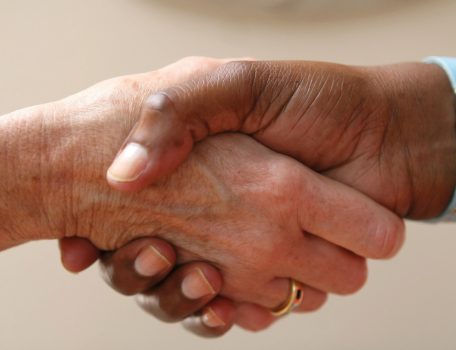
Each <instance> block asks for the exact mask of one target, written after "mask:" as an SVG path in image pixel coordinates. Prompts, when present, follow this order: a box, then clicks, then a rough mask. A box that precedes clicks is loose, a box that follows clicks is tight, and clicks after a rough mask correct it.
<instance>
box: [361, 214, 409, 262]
mask: <svg viewBox="0 0 456 350" xmlns="http://www.w3.org/2000/svg"><path fill="white" fill-rule="evenodd" d="M368 235H369V237H370V239H369V240H368V242H369V243H368V244H369V245H370V246H369V250H372V256H371V258H374V259H387V258H391V257H393V256H394V255H395V254H396V253H397V252H398V251H399V249H400V247H401V246H402V244H403V242H404V238H405V226H404V222H403V220H401V219H399V218H395V219H394V220H389V221H388V222H386V221H383V222H382V223H378V224H376V225H375V226H374V228H373V229H372V230H371V231H370V232H368Z"/></svg>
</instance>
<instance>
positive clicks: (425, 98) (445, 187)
mask: <svg viewBox="0 0 456 350" xmlns="http://www.w3.org/2000/svg"><path fill="white" fill-rule="evenodd" d="M380 70H381V71H382V74H383V76H384V78H383V79H384V80H385V81H386V91H388V93H387V94H388V101H389V111H390V116H391V126H392V127H393V128H395V129H396V130H395V132H394V133H395V135H397V137H396V140H395V142H396V144H397V146H398V147H397V150H398V154H400V155H402V159H403V161H404V163H405V165H406V169H407V172H408V174H407V177H408V180H407V182H408V183H409V185H410V186H409V189H410V194H409V195H410V199H411V200H410V205H409V210H408V212H407V216H409V217H410V218H415V219H427V218H432V217H435V216H438V215H439V214H440V213H442V212H443V211H444V209H445V208H446V206H447V205H448V203H449V201H450V200H451V197H452V194H453V191H454V187H455V185H456V132H455V121H456V109H455V103H456V100H455V95H454V92H453V89H452V88H451V85H450V82H449V80H448V77H447V76H446V74H445V72H444V71H443V70H442V69H441V68H439V67H438V66H436V65H430V64H424V63H406V64H399V65H394V66H388V67H382V68H380Z"/></svg>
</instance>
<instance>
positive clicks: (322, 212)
mask: <svg viewBox="0 0 456 350" xmlns="http://www.w3.org/2000/svg"><path fill="white" fill-rule="evenodd" d="M300 178H301V180H300V181H298V183H299V185H298V186H299V187H298V188H297V189H296V191H299V192H300V193H301V194H302V195H301V202H300V204H298V205H299V207H300V211H299V219H300V220H299V221H300V225H301V229H302V231H304V232H310V233H312V234H315V235H318V236H319V237H321V238H323V239H325V240H328V241H330V242H332V243H334V244H336V245H340V246H342V247H344V248H346V249H348V250H351V251H353V252H355V253H356V254H358V255H361V256H363V257H366V258H373V259H381V258H389V257H391V256H393V255H394V254H396V253H397V252H398V250H399V249H400V247H401V246H402V244H403V242H404V238H405V226H404V222H403V220H402V219H400V218H399V217H398V216H397V215H395V214H394V213H392V212H391V211H389V210H387V209H386V208H384V207H382V206H381V205H379V204H377V203H376V202H374V201H373V200H371V199H370V198H368V197H367V196H365V195H364V194H362V193H360V192H358V191H356V190H354V189H352V188H351V187H348V186H346V185H344V184H341V183H339V182H336V181H334V180H332V179H329V178H326V177H324V176H321V175H319V174H316V173H314V172H312V171H311V170H309V169H307V168H304V167H303V168H302V174H301V177H300Z"/></svg>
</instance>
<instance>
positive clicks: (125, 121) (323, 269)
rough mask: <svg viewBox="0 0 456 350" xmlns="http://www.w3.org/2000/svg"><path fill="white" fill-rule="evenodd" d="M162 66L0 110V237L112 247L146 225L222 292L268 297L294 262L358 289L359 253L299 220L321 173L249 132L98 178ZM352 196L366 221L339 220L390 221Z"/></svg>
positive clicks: (317, 282)
mask: <svg viewBox="0 0 456 350" xmlns="http://www.w3.org/2000/svg"><path fill="white" fill-rule="evenodd" d="M208 65H209V66H211V64H208ZM213 66H216V64H213ZM190 73H191V70H190V71H189V72H188V74H190ZM164 76H166V77H168V80H167V79H165V78H164ZM172 76H173V75H172V70H171V71H170V69H169V68H165V69H164V70H162V71H158V72H154V73H148V74H144V75H139V76H133V77H132V78H131V79H136V80H137V81H139V82H140V86H141V90H140V91H141V92H140V93H138V90H137V87H135V86H134V84H133V85H132V83H131V81H130V80H127V83H126V80H125V78H119V79H113V80H109V81H106V82H103V83H100V84H97V85H96V86H94V87H92V88H90V89H88V90H86V91H83V92H81V93H79V94H77V95H74V96H70V97H68V98H66V99H64V100H61V101H58V102H55V103H52V104H48V105H43V106H37V107H33V108H30V109H25V110H21V111H18V112H15V113H12V114H10V115H7V116H4V117H2V118H0V133H1V135H0V136H1V137H0V140H1V142H2V144H1V145H0V149H1V150H2V152H0V164H1V166H0V172H1V174H0V175H1V177H2V179H3V181H2V183H1V184H0V186H1V188H0V190H1V192H2V193H5V194H8V196H7V197H2V198H0V208H2V209H3V210H1V211H0V223H1V224H0V232H1V234H0V235H1V236H2V237H3V238H5V237H8V239H6V238H5V239H4V242H3V243H2V246H1V247H2V248H6V247H8V246H12V245H15V244H19V243H23V242H27V241H29V240H33V239H52V238H61V237H64V236H66V237H70V236H78V237H83V238H88V239H89V240H90V241H91V242H92V243H93V244H95V245H96V246H97V247H98V248H100V249H116V248H119V247H121V246H123V245H125V244H126V243H127V242H129V241H131V240H132V239H135V238H139V237H144V236H156V237H159V238H164V239H166V240H168V241H169V242H170V243H173V244H174V245H175V246H176V248H177V253H178V261H179V262H181V263H183V262H188V261H193V260H201V259H204V260H205V261H208V262H210V263H212V264H214V265H215V266H216V267H218V268H219V269H220V270H221V271H222V273H223V277H224V281H225V283H224V286H223V289H222V294H223V295H225V296H228V297H231V298H233V299H235V300H239V301H253V302H256V303H259V304H262V305H264V306H265V307H274V306H277V305H278V302H281V301H283V300H284V298H285V295H284V294H283V292H284V289H280V292H279V291H278V290H277V289H271V288H270V286H271V282H273V281H275V280H276V278H288V277H291V274H292V273H295V271H297V272H298V273H299V276H300V278H301V279H302V280H303V281H302V282H303V283H308V284H309V285H311V286H313V287H315V288H317V289H322V290H328V291H333V292H337V293H349V292H353V291H355V290H357V289H359V288H360V287H361V285H362V284H363V283H364V281H365V262H364V259H362V258H361V257H358V256H356V255H355V254H353V253H351V252H349V251H347V250H345V249H343V248H340V247H337V246H334V245H332V244H330V243H329V242H326V241H324V240H322V239H321V238H318V237H314V236H311V235H309V234H305V235H304V234H303V231H311V230H307V229H306V227H307V224H309V225H316V224H317V223H315V222H312V220H315V219H312V218H314V217H318V216H315V215H313V214H312V215H311V214H309V213H314V212H315V213H317V212H320V211H319V210H318V206H319V200H320V197H318V198H317V197H315V196H320V194H321V193H320V192H324V188H325V187H326V186H327V183H326V181H327V180H324V179H321V177H319V176H318V175H317V174H314V173H312V172H311V171H310V170H308V169H307V168H305V167H303V166H302V165H301V164H299V163H298V162H296V161H295V160H293V159H291V158H288V157H284V156H280V155H278V154H276V153H274V152H272V151H271V150H269V149H267V148H266V147H264V146H261V145H259V144H258V143H256V142H255V141H254V140H252V139H251V138H248V137H246V136H240V135H222V136H219V137H216V138H213V139H209V140H207V141H205V142H202V143H201V144H199V145H198V146H197V147H196V148H195V152H194V154H193V155H192V157H191V158H190V159H189V160H188V161H187V162H186V163H185V164H184V165H183V166H182V167H180V169H179V170H178V171H177V173H176V174H173V175H172V176H171V177H169V178H165V179H163V180H162V181H161V182H160V183H158V184H156V185H154V186H151V187H149V188H147V189H146V190H144V191H141V192H139V193H135V194H126V193H121V192H117V191H115V190H113V189H111V188H110V187H109V186H108V185H107V183H106V181H105V177H104V175H105V173H106V170H107V168H108V166H109V164H110V162H111V161H112V159H113V157H114V156H115V154H116V152H117V149H118V148H119V147H120V145H121V143H122V140H124V139H125V137H126V136H127V135H128V133H129V132H130V130H131V128H132V126H133V124H134V122H135V121H136V120H137V117H138V115H139V111H140V108H141V107H140V106H141V103H142V101H143V100H144V99H145V97H146V96H148V95H149V94H150V93H151V92H152V91H154V90H156V89H159V88H161V87H163V86H166V85H169V84H170V83H176V80H174V81H170V80H169V79H172ZM170 77H171V78H170ZM129 79H130V78H129ZM181 79H185V75H184V76H183V77H182V76H181ZM37 179H39V180H40V181H38V183H37ZM333 186H334V185H333ZM340 191H342V192H344V191H345V189H340ZM328 192H329V194H328V193H326V196H328V195H330V196H331V195H332V194H333V193H336V194H337V193H338V192H337V191H336V192H334V190H330V191H328ZM303 194H306V195H305V196H304V197H303V198H304V199H305V200H303V199H302V197H301V196H302V195H303ZM5 198H6V199H5ZM353 198H354V199H353V205H359V206H360V207H362V208H368V210H369V213H370V214H369V215H366V214H363V213H362V212H361V214H360V215H362V216H363V217H369V222H366V223H364V222H362V220H359V218H358V217H352V218H351V219H350V220H352V221H351V222H347V225H349V226H350V227H353V225H359V224H360V223H361V224H362V230H367V231H369V230H370V228H369V225H371V226H372V223H376V222H377V221H378V222H379V223H383V222H389V221H391V220H393V222H394V221H395V220H398V219H394V217H393V216H390V214H387V213H386V211H384V209H382V208H377V206H376V205H374V204H373V202H371V201H368V200H367V198H364V197H362V196H361V197H360V196H358V197H357V196H354V197H353ZM321 200H322V202H323V203H324V199H321ZM347 203H349V202H347V201H344V204H347ZM325 207H328V206H325ZM298 208H299V209H298ZM343 209H344V208H342V210H343ZM377 211H378V212H379V218H378V220H374V216H375V215H374V214H376V213H377ZM337 212H340V209H339V207H337ZM12 213H14V215H12ZM306 213H307V214H306ZM319 215H320V221H321V222H328V223H329V222H330V221H331V220H330V219H331V218H332V217H333V216H334V215H333V214H331V213H330V212H328V213H326V214H325V213H324V210H323V213H320V214H319ZM342 215H343V214H342ZM396 222H399V221H396ZM336 224H337V222H336ZM325 229H326V228H325ZM331 231H333V230H331V229H328V233H331ZM313 233H315V234H317V233H319V232H313ZM358 233H363V232H358ZM393 233H394V234H396V232H393ZM347 242H348V241H347ZM388 253H389V252H388ZM371 254H373V253H372V252H371ZM382 254H383V253H382ZM296 266H300V267H301V269H302V270H297V269H296ZM291 267H292V268H291ZM285 289H286V288H285ZM285 292H286V291H285Z"/></svg>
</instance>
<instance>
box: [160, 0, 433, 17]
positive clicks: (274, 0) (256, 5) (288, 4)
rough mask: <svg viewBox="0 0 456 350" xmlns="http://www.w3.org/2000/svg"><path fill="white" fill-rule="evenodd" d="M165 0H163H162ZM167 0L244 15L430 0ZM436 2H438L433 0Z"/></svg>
mask: <svg viewBox="0 0 456 350" xmlns="http://www.w3.org/2000/svg"><path fill="white" fill-rule="evenodd" d="M162 1H163V0H162ZM165 1H166V3H170V4H174V5H179V6H182V7H185V8H192V9H194V10H198V11H200V10H201V9H206V10H210V11H219V12H220V13H222V11H223V13H224V14H225V13H226V11H229V12H232V13H236V14H245V15H252V14H256V15H278V14H280V15H287V16H305V17H312V16H318V17H339V16H347V15H353V14H357V15H359V14H366V13H374V12H377V11H385V10H388V9H392V8H396V7H398V6H404V5H411V4H414V3H417V2H426V1H431V0H193V1H191V2H188V1H187V0H165ZM434 2H437V1H435V0H434Z"/></svg>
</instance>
